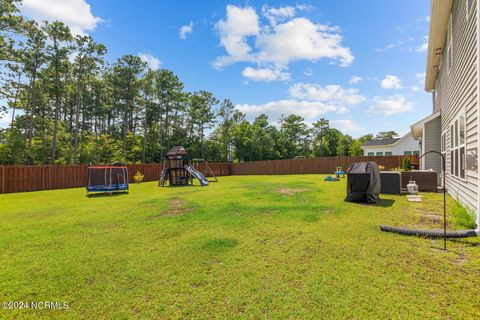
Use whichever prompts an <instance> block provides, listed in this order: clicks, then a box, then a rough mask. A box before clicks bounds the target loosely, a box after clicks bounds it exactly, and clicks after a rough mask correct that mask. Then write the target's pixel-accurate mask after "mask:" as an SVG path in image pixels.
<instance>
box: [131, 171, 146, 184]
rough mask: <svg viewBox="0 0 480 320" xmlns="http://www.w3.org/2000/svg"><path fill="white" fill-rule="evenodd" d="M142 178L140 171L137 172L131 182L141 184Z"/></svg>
mask: <svg viewBox="0 0 480 320" xmlns="http://www.w3.org/2000/svg"><path fill="white" fill-rule="evenodd" d="M143 178H144V176H143V174H142V173H141V172H140V171H137V173H135V175H134V176H133V180H134V181H135V183H140V182H143Z"/></svg>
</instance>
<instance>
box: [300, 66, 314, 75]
mask: <svg viewBox="0 0 480 320" xmlns="http://www.w3.org/2000/svg"><path fill="white" fill-rule="evenodd" d="M303 74H304V75H306V76H307V77H311V76H313V74H314V72H313V69H312V68H307V69H305V70H303Z"/></svg>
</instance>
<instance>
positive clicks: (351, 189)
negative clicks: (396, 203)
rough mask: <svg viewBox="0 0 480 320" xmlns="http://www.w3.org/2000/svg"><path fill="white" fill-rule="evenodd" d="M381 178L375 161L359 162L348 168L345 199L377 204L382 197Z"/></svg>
mask: <svg viewBox="0 0 480 320" xmlns="http://www.w3.org/2000/svg"><path fill="white" fill-rule="evenodd" d="M380 189H381V180H380V172H379V171H378V166H377V164H376V163H375V162H357V163H354V164H352V165H350V166H349V167H348V170H347V197H346V198H345V201H348V202H358V203H368V204H375V203H377V201H378V200H379V199H380V197H379V195H380Z"/></svg>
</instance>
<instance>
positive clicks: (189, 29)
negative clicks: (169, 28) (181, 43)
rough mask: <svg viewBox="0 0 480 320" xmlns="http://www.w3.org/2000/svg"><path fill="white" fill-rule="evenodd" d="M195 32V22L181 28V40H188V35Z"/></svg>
mask: <svg viewBox="0 0 480 320" xmlns="http://www.w3.org/2000/svg"><path fill="white" fill-rule="evenodd" d="M192 31H193V21H190V23H189V24H187V25H184V26H182V27H181V28H180V30H179V33H180V39H182V40H185V39H187V34H189V33H192Z"/></svg>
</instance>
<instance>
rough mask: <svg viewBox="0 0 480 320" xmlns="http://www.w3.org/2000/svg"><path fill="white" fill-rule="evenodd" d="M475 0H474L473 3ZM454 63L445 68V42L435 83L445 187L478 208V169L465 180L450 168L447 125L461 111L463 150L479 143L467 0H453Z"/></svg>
mask: <svg viewBox="0 0 480 320" xmlns="http://www.w3.org/2000/svg"><path fill="white" fill-rule="evenodd" d="M476 3H477V2H476V1H475V4H474V6H476V5H477V4H476ZM452 17H453V24H452V29H453V64H452V67H451V69H450V72H448V70H447V65H446V63H447V57H446V49H447V44H446V45H445V46H444V51H443V54H442V62H441V64H440V71H439V76H438V79H437V83H436V89H437V96H436V99H435V102H436V104H437V106H436V109H439V110H441V126H442V133H446V145H447V152H446V155H447V165H446V167H447V183H446V184H447V190H448V192H449V193H450V195H451V196H453V197H454V198H458V199H459V200H460V201H461V202H463V203H464V204H466V205H468V206H469V207H471V208H472V209H473V210H475V211H476V212H478V199H477V197H478V173H477V172H475V171H468V170H467V171H466V173H465V176H466V178H465V180H462V179H460V178H457V177H455V176H454V175H453V174H451V172H450V168H451V166H450V165H451V161H452V159H451V157H450V152H449V151H450V145H451V144H450V140H451V138H452V137H450V125H451V124H452V123H453V122H454V121H455V120H456V119H457V118H458V116H459V115H460V114H461V113H463V112H464V113H465V116H466V119H465V122H466V132H465V139H466V140H465V147H466V152H467V153H468V152H476V150H477V146H478V142H477V141H478V105H477V77H478V74H477V73H478V71H477V64H476V63H477V26H476V20H477V10H476V8H473V9H472V10H471V12H470V14H469V16H468V18H467V14H466V1H465V0H456V1H454V2H453V6H452Z"/></svg>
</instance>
